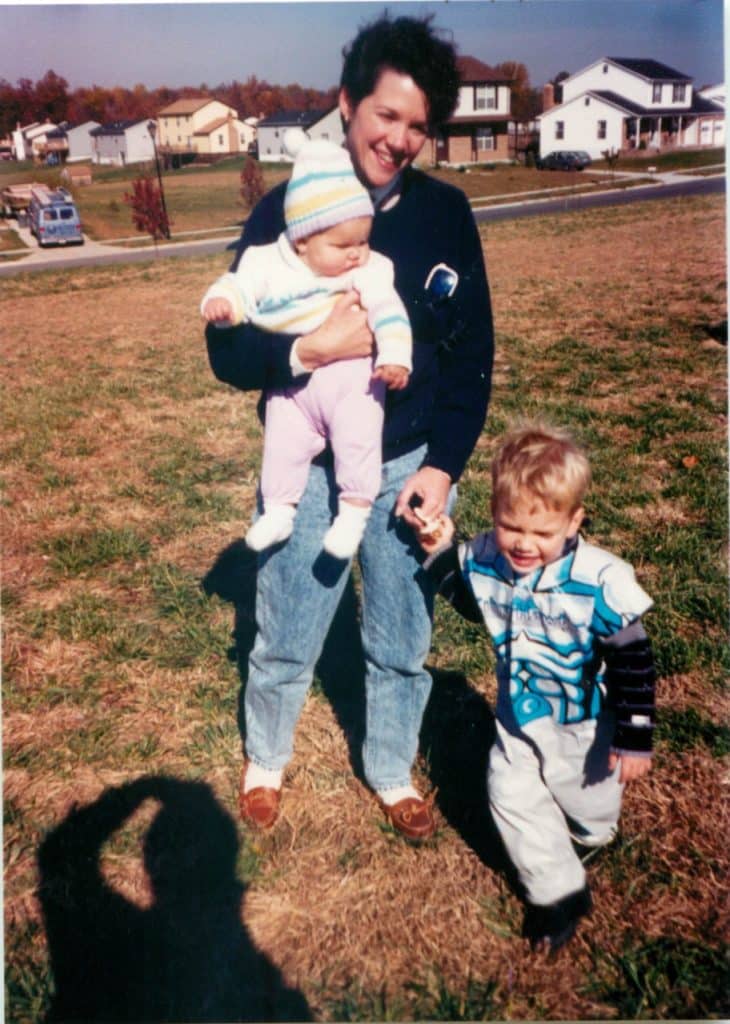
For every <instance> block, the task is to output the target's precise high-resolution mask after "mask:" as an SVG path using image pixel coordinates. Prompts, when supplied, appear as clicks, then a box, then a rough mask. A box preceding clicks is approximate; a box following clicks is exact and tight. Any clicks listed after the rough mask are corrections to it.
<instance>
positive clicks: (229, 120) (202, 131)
mask: <svg viewBox="0 0 730 1024" xmlns="http://www.w3.org/2000/svg"><path fill="white" fill-rule="evenodd" d="M240 123H241V122H240V121H239V120H238V118H237V117H217V118H216V119H215V121H208V123H207V124H204V125H203V127H202V128H198V130H197V131H194V132H193V135H210V134H211V132H214V131H216V130H217V129H218V128H222V127H223V126H224V125H226V124H240Z"/></svg>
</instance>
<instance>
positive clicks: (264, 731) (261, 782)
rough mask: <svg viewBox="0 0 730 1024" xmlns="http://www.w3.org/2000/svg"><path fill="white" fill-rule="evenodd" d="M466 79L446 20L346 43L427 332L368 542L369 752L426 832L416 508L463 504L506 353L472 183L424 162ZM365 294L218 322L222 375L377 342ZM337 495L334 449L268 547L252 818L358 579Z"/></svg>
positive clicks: (370, 159)
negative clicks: (433, 170) (495, 365)
mask: <svg viewBox="0 0 730 1024" xmlns="http://www.w3.org/2000/svg"><path fill="white" fill-rule="evenodd" d="M458 89H459V75H458V71H457V68H456V60H455V53H454V49H453V47H452V46H451V45H450V44H448V43H446V42H444V41H442V40H441V39H439V38H438V36H437V35H436V33H435V32H434V31H433V30H432V28H431V25H430V19H424V20H419V19H412V18H397V19H395V20H391V19H390V18H389V17H387V16H383V17H382V18H380V19H378V20H377V21H376V22H374V23H373V24H371V25H369V26H366V27H365V28H364V29H362V30H361V31H360V32H359V34H358V36H357V37H356V39H355V40H354V41H353V43H352V45H351V46H350V47H349V48H348V49H346V51H345V62H344V66H343V71H342V78H341V83H340V94H339V106H340V111H341V114H342V117H343V122H344V126H345V136H346V137H345V144H346V146H347V149H348V150H349V153H350V156H351V158H352V161H353V164H354V167H355V171H356V173H357V175H358V177H359V178H360V180H361V181H362V183H363V184H364V185H365V186H366V187H367V188H368V189H369V191H370V195H371V197H372V199H373V203H374V206H375V209H376V214H375V221H374V225H373V231H372V235H371V239H370V244H371V246H372V248H373V249H374V250H376V251H379V252H382V253H384V254H385V255H386V256H388V257H390V259H391V260H393V262H394V264H395V283H396V288H397V290H398V293H399V294H400V296H401V298H402V299H403V302H404V303H405V306H406V308H407V310H408V314H409V317H410V320H411V325H412V329H413V336H414V350H413V373H412V375H411V379H410V382H409V385H408V387H407V388H406V389H405V390H403V391H394V392H392V393H389V395H388V398H387V403H386V413H385V429H384V436H383V479H382V485H381V492H380V494H379V496H378V498H377V500H376V502H375V505H374V507H373V511H372V513H371V516H370V520H369V522H368V526H367V529H366V532H365V536H364V538H363V541H362V544H361V548H360V554H359V558H360V567H361V572H362V617H361V618H362V622H361V629H362V640H363V649H364V654H365V663H366V679H365V688H366V701H367V710H366V735H365V741H364V744H363V764H364V772H365V777H366V780H367V782H368V784H369V785H370V786H371V787H372V789H373V791H374V792H375V794H376V796H377V798H378V801H379V803H380V804H381V806H382V807H383V810H384V812H385V814H386V816H387V817H388V819H389V820H390V821H391V823H392V824H393V826H394V827H395V828H396V829H397V830H398V831H399V832H401V833H402V834H403V835H405V836H406V837H407V838H409V839H411V840H416V841H419V840H422V839H426V838H428V837H429V836H430V835H432V834H433V832H434V828H435V825H434V818H433V812H432V809H431V801H430V800H424V799H423V798H422V797H421V795H420V794H419V793H417V792H416V790H415V789H414V788H413V785H412V781H411V770H412V767H413V762H414V760H415V757H416V753H417V749H418V734H419V730H420V726H421V721H422V718H423V713H424V710H425V706H426V702H427V701H428V696H429V692H430V687H431V678H430V676H429V674H428V672H426V671H425V669H424V661H425V659H426V656H427V654H428V650H429V646H430V642H431V616H432V608H433V595H432V592H431V590H430V588H429V585H428V582H427V581H426V580H425V579H424V578H423V573H421V572H420V571H419V561H418V555H417V552H416V548H417V545H415V544H414V537H413V533H412V529H411V528H412V527H413V526H415V525H417V523H418V519H417V517H416V515H415V513H414V508H415V507H418V506H420V508H419V513H420V514H421V515H422V516H423V517H424V518H427V519H431V518H433V517H434V516H436V515H438V514H440V513H441V512H443V511H444V509H445V508H446V506H447V503H448V502H449V498H450V493H451V491H452V487H453V485H454V484H455V483H456V481H457V480H458V478H459V476H460V475H461V473H462V471H463V469H464V466H465V464H466V461H467V459H468V458H469V455H470V454H471V452H472V449H473V447H474V444H475V443H476V440H477V438H478V436H479V434H480V432H481V430H482V427H483V425H484V419H485V416H486V410H487V403H488V399H489V388H490V379H491V368H492V346H493V342H492V317H491V308H490V303H489V291H488V286H487V280H486V275H485V271H484V261H483V257H482V251H481V244H480V241H479V236H478V233H477V230H476V226H475V224H474V219H473V216H472V213H471V209H470V207H469V204H468V202H467V200H466V198H465V197H464V195H463V194H462V193H461V192H460V191H459V190H457V189H454V188H452V187H450V186H447V185H445V184H443V183H440V182H437V181H436V180H434V179H432V178H430V177H428V176H426V175H425V174H423V173H421V172H419V171H416V170H414V169H413V168H412V164H413V161H414V160H415V159H416V157H417V156H418V154H419V153H420V152H421V150H422V148H423V145H424V143H425V142H426V139H427V138H428V136H429V135H430V134H431V133H432V132H433V131H434V130H435V129H436V128H438V127H439V125H441V124H443V123H444V122H445V121H446V120H447V119H448V117H449V116H450V115H451V113H452V111H453V109H454V107H455V105H456V100H457V97H458ZM284 189H285V184H281V185H279V186H277V187H276V188H274V189H273V190H272V191H271V192H269V193H268V195H266V196H265V197H264V198H263V199H262V200H261V202H260V203H259V204H258V206H257V207H256V209H255V210H254V211H253V213H252V215H251V217H250V218H249V220H248V222H247V224H246V227H245V230H244V232H243V235H242V238H241V241H240V243H239V246H238V252H237V255H236V258H235V259H234V262H233V267H232V269H235V267H236V266H237V264H238V260H239V259H240V257H241V254H242V252H243V250H244V249H245V248H246V247H247V246H249V245H263V244H267V243H269V242H273V241H274V240H275V239H276V238H277V236H278V235H279V233H280V232H281V231H282V230H284V213H283V197H284ZM357 298H358V296H357V293H356V292H349V293H348V294H346V295H343V296H342V297H341V298H340V300H339V301H338V303H337V305H336V306H335V308H334V309H333V311H332V313H331V315H330V317H329V319H328V320H327V321H326V322H325V323H324V324H323V325H322V326H321V327H320V328H318V330H316V331H314V332H312V333H311V334H309V335H307V336H304V337H300V338H296V339H295V338H292V337H291V336H285V335H271V334H263V333H262V332H259V331H257V330H256V329H255V328H253V327H251V326H243V327H239V328H233V329H230V330H216V329H209V330H208V332H207V340H208V352H209V358H210V362H211V366H212V368H213V371H214V373H215V374H216V376H217V377H218V378H219V379H221V380H223V381H226V382H227V383H229V384H233V385H234V386H236V387H239V388H243V389H246V390H248V389H258V388H263V389H268V388H289V387H296V385H297V382H301V381H303V380H306V377H305V376H304V374H308V373H311V372H313V371H315V370H316V369H317V368H318V367H319V366H323V365H325V364H326V363H329V362H331V361H333V360H336V359H348V358H354V357H356V356H362V355H366V354H368V353H369V352H370V351H371V350H372V344H373V339H372V335H371V333H370V330H369V328H368V326H367V321H366V315H365V313H364V312H363V310H362V309H360V308H359V307H358V306H357ZM336 498H337V496H336V491H335V487H334V478H333V473H332V466H331V458H327V457H326V456H323V457H322V458H320V459H319V460H318V462H316V463H315V464H314V465H313V466H312V468H311V471H310V476H309V482H308V485H307V489H306V492H305V494H304V496H303V498H302V500H301V502H300V505H299V509H298V512H297V516H296V525H295V529H294V532H293V534H292V536H291V537H290V538H289V540H288V541H287V542H286V543H285V544H284V545H282V546H280V547H278V548H275V549H273V550H272V551H269V552H266V553H265V554H264V555H263V556H262V557H261V559H260V562H259V571H258V578H257V598H256V620H257V628H258V633H257V637H256V642H255V644H254V648H253V651H252V653H251V658H250V664H249V676H248V682H247V685H246V694H245V711H246V757H247V760H246V764H245V766H244V771H243V777H242V782H241V795H240V809H241V815H242V817H243V818H244V820H245V821H247V822H248V823H249V824H251V825H253V826H255V827H257V828H269V827H271V826H272V825H273V824H274V823H275V821H276V820H277V817H278V813H279V804H280V796H281V780H282V772H283V769H284V767H285V766H286V764H287V762H288V760H289V759H290V757H291V754H292V748H293V734H294V728H295V725H296V721H297V718H298V716H299V713H300V711H301V708H302V704H303V702H304V699H305V697H306V693H307V689H308V686H309V684H310V682H311V679H312V675H313V672H314V667H315V664H316V662H317V659H318V657H319V655H320V652H321V649H322V646H323V643H324V640H325V637H326V634H327V631H328V629H329V626H330V623H331V621H332V618H333V616H334V614H335V611H336V609H337V605H338V602H339V599H340V596H341V594H342V591H343V589H344V587H345V584H346V582H347V578H348V567H347V566H346V565H344V563H341V562H340V563H338V562H335V561H334V560H332V559H329V560H328V558H327V556H326V555H324V554H323V553H322V551H321V538H322V536H323V534H324V532H325V530H326V528H327V526H328V525H329V522H330V520H331V517H332V512H333V509H335V508H336V504H337V502H336Z"/></svg>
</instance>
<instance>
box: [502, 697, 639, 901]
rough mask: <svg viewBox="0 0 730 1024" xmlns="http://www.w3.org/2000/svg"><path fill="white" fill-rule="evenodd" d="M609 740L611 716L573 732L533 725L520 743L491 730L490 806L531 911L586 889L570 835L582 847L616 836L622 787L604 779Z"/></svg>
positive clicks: (551, 724)
mask: <svg viewBox="0 0 730 1024" xmlns="http://www.w3.org/2000/svg"><path fill="white" fill-rule="evenodd" d="M612 735H613V716H612V715H611V714H610V713H604V714H603V715H602V716H601V717H600V719H599V720H598V722H597V721H596V720H595V719H591V720H589V721H584V722H578V723H576V724H575V725H559V724H557V723H556V722H555V721H554V720H553V719H552V718H547V717H546V718H540V719H537V720H536V721H533V722H530V723H529V724H528V726H527V729H526V731H524V732H521V733H520V734H519V735H515V734H514V733H510V732H508V730H507V729H506V728H505V727H504V726H503V725H501V724H500V722H499V721H498V722H497V737H496V739H495V741H494V745H493V746H492V749H491V751H490V755H489V769H488V776H487V781H488V793H489V804H490V808H491V811H492V815H493V817H494V821H495V824H496V825H497V828H498V829H499V832H500V835H501V837H502V841H503V842H504V845H505V847H506V849H507V853H508V854H509V856H510V859H511V860H512V863H513V864H514V866H515V868H516V869H517V872H518V874H519V878H520V881H521V882H522V884H523V885H524V887H525V890H526V895H527V899H528V900H529V902H530V903H533V904H536V905H538V906H545V905H547V904H550V903H555V902H556V901H557V900H560V899H562V898H563V897H564V896H568V895H570V894H571V893H574V892H577V891H578V890H580V889H582V888H583V886H584V885H585V877H586V876H585V869H584V868H583V865H582V864H581V861H580V858H579V857H578V856H577V854H576V852H575V850H574V849H573V844H572V842H571V833H572V834H573V835H574V836H576V837H581V836H583V837H584V838H585V842H586V845H589V846H601V845H603V844H604V843H607V842H610V840H611V838H612V837H613V835H614V834H615V831H616V825H617V822H618V817H619V813H620V811H621V796H622V793H623V786H622V785H621V783H619V781H618V775H619V769H618V768H617V769H616V770H615V771H614V772H612V773H609V771H608V754H609V748H610V742H611V737H612ZM566 819H567V820H566Z"/></svg>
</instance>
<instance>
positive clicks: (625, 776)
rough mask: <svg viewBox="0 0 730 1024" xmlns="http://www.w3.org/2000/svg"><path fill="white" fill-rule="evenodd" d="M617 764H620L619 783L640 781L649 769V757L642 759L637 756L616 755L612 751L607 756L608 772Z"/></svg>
mask: <svg viewBox="0 0 730 1024" xmlns="http://www.w3.org/2000/svg"><path fill="white" fill-rule="evenodd" d="M619 762H620V764H621V774H620V775H619V777H618V780H619V782H633V780H634V779H640V778H641V776H642V775H646V774H647V772H648V771H649V769H650V768H651V757H646V756H643V757H642V756H640V755H638V754H617V753H616V752H615V751H613V750H612V751H611V753H610V754H609V755H608V770H609V771H611V772H612V771H613V770H614V769H615V768H616V767H617V766H618V764H619Z"/></svg>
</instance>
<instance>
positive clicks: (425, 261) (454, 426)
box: [206, 168, 493, 480]
mask: <svg viewBox="0 0 730 1024" xmlns="http://www.w3.org/2000/svg"><path fill="white" fill-rule="evenodd" d="M285 189H286V183H285V182H283V183H282V184H280V185H277V186H276V187H275V188H274V189H272V190H271V192H269V193H268V194H267V195H266V196H264V198H263V199H262V200H261V202H260V203H259V204H258V205H257V206H256V208H255V209H254V211H253V213H252V214H251V216H250V218H249V220H248V222H247V224H246V226H245V229H244V231H243V234H242V236H241V240H240V242H239V244H238V249H237V253H236V257H235V259H234V261H233V264H232V266H231V270H234V269H235V268H236V266H237V265H238V261H239V259H240V257H241V254H242V252H243V250H244V249H246V248H247V247H248V246H249V245H266V244H268V243H270V242H273V241H275V240H276V238H277V237H278V235H279V234H280V233H281V232H282V231H283V230H284V227H285V224H284V192H285ZM370 244H371V247H372V248H373V249H375V250H377V251H378V252H381V253H383V254H384V255H386V256H388V257H389V258H390V259H391V260H392V261H393V263H394V265H395V286H396V289H397V291H398V294H399V295H400V297H401V298H402V300H403V302H404V304H405V306H406V309H407V310H408V315H409V317H410V319H411V326H412V329H413V341H414V344H413V372H412V374H411V378H410V380H409V383H408V386H407V387H406V388H405V389H404V390H403V391H389V392H388V393H387V396H386V408H385V427H384V431H383V458H384V460H385V461H387V460H388V459H392V458H394V457H396V456H398V455H402V454H404V453H405V452H408V451H412V450H413V449H414V448H417V447H418V446H419V445H421V444H423V443H424V442H425V443H427V445H428V454H427V456H426V460H425V464H426V465H430V466H435V467H436V468H438V469H442V470H444V471H445V472H446V473H448V474H449V476H450V477H451V479H452V480H458V478H459V477H460V476H461V473H462V471H463V469H464V466H465V464H466V461H467V459H468V458H469V456H470V454H471V452H472V450H473V448H474V445H475V444H476V441H477V438H478V437H479V434H480V433H481V431H482V428H483V426H484V420H485V418H486V413H487V404H488V401H489V392H490V384H491V375H492V360H493V328H492V312H491V305H490V300H489V288H488V285H487V278H486V273H485V270H484V257H483V255H482V248H481V242H480V240H479V234H478V232H477V228H476V224H475V223H474V217H473V215H472V212H471V208H470V206H469V203H468V201H467V199H466V197H465V196H464V194H463V193H462V192H461V191H460V190H459V189H457V188H453V187H452V186H450V185H446V184H444V183H443V182H439V181H437V180H436V179H435V178H432V177H429V176H428V175H426V174H424V173H423V172H421V171H417V170H414V169H412V168H409V169H407V170H406V171H405V172H404V175H403V182H402V193H401V196H400V199H399V201H398V202H397V203H396V204H395V206H394V207H393V208H392V209H390V210H381V211H378V213H376V215H375V220H374V224H373V231H372V234H371V237H370ZM438 263H446V264H447V265H448V266H449V267H451V268H452V269H453V270H456V272H457V273H458V275H459V284H458V287H457V289H456V292H455V293H454V295H453V297H452V298H451V299H448V300H447V301H446V302H445V303H444V304H443V305H442V306H440V307H437V306H435V305H434V304H433V303H431V302H430V301H429V298H428V296H427V294H426V292H425V291H424V285H425V283H426V278H427V276H428V273H429V271H430V270H431V268H432V267H434V266H435V265H436V264H438ZM206 340H207V343H208V355H209V359H210V364H211V367H212V369H213V372H214V373H215V375H216V377H218V379H219V380H222V381H225V382H226V383H228V384H232V385H233V386H234V387H237V388H241V389H243V390H254V389H259V388H260V389H271V388H284V387H291V386H292V385H293V384H294V383H295V382H296V381H297V380H299V381H300V380H301V379H302V378H296V379H295V378H294V377H293V376H292V373H291V369H290V367H289V354H290V350H291V346H292V344H293V341H294V339H293V337H292V336H291V335H277V334H270V333H265V332H263V331H261V330H259V329H258V328H256V327H253V326H252V325H250V324H244V325H240V326H238V327H232V328H229V329H224V330H221V329H220V328H215V327H211V326H208V328H207V330H206Z"/></svg>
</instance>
